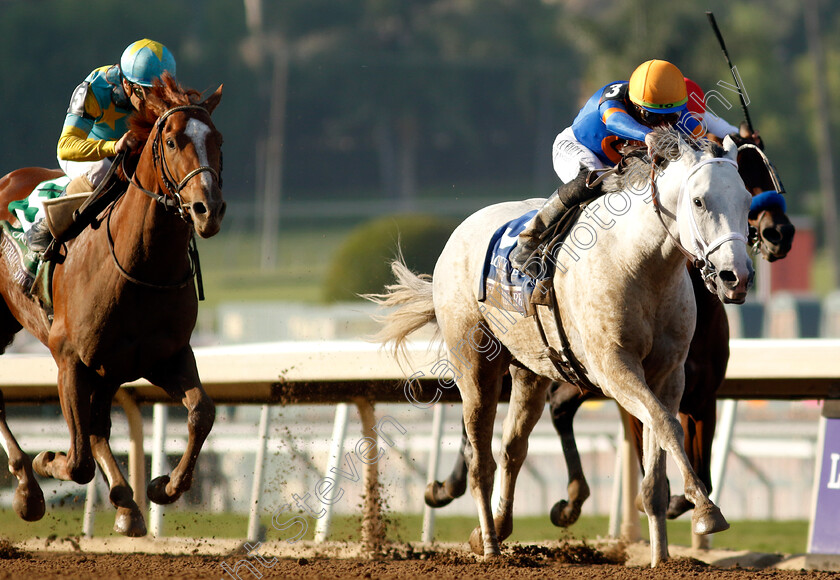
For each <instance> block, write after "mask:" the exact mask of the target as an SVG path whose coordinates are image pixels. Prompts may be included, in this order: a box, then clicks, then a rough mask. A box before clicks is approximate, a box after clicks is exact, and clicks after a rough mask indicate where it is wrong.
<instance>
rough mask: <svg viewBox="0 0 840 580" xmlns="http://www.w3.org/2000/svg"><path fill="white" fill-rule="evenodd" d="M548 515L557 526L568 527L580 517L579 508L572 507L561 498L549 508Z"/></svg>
mask: <svg viewBox="0 0 840 580" xmlns="http://www.w3.org/2000/svg"><path fill="white" fill-rule="evenodd" d="M548 517H549V518H550V519H551V523H552V524H554V525H555V526H557V527H558V528H568V527H569V526H571V525H572V524H574V523H575V522H576V521H578V518H579V517H580V509H575V508H573V507H572V506H571V505H570V504H569V502H568V501H566V500H565V499H561V500H560V501H558V502H557V503H556V504H554V506H553V507H552V508H551V512H550V513H549V515H548Z"/></svg>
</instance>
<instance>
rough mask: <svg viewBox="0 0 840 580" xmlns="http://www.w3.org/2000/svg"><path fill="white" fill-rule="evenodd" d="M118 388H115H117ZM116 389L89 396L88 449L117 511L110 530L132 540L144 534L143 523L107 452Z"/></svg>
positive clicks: (114, 460)
mask: <svg viewBox="0 0 840 580" xmlns="http://www.w3.org/2000/svg"><path fill="white" fill-rule="evenodd" d="M117 388H118V387H117ZM117 388H110V387H104V386H103V387H102V388H98V389H95V390H94V392H93V397H91V418H90V448H91V451H92V452H93V458H94V459H95V460H96V463H98V464H99V469H101V470H102V474H103V475H104V476H105V479H106V480H107V481H108V486H109V488H110V491H109V493H108V498H109V499H110V501H111V505H113V506H114V507H115V508H117V517H116V519H115V521H114V531H115V532H117V533H119V534H122V535H124V536H130V537H132V538H136V537H139V536H145V535H146V521H145V520H144V518H143V514H142V512H141V511H140V508H139V507H138V506H137V503H136V502H135V501H134V492H133V490H132V489H131V486H130V485H129V484H128V482H127V481H126V479H125V476H123V474H122V471H121V470H120V466H119V464H118V463H117V460H116V459H115V458H114V454H113V453H112V452H111V445H110V443H109V440H110V438H111V402H112V401H113V398H114V394H115V393H116V390H117Z"/></svg>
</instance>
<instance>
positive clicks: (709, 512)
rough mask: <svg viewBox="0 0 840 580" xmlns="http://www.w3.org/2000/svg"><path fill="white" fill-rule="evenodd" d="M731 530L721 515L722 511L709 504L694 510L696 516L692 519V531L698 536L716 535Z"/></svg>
mask: <svg viewBox="0 0 840 580" xmlns="http://www.w3.org/2000/svg"><path fill="white" fill-rule="evenodd" d="M728 529H729V522H727V521H726V518H724V517H723V514H722V513H720V509H719V508H718V507H717V506H716V505H715V504H713V503H712V502H709V503H708V504H707V505H705V506H699V507H695V508H694V516H693V517H692V518H691V531H692V532H694V533H695V534H697V535H700V536H703V535H706V534H716V533H717V532H722V531H724V530H728Z"/></svg>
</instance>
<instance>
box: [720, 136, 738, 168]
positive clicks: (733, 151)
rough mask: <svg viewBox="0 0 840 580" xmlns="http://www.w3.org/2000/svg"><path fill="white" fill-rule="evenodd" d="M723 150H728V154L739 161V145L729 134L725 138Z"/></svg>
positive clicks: (733, 159)
mask: <svg viewBox="0 0 840 580" xmlns="http://www.w3.org/2000/svg"><path fill="white" fill-rule="evenodd" d="M723 150H724V151H725V152H726V156H727V157H729V158H730V159H731V160H732V161H736V162H737V161H738V145H736V144H735V141H733V140H732V137H730V136H729V135H727V136H726V137H724V138H723Z"/></svg>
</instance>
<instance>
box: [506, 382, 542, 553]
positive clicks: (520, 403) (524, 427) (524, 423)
mask: <svg viewBox="0 0 840 580" xmlns="http://www.w3.org/2000/svg"><path fill="white" fill-rule="evenodd" d="M511 374H512V378H513V385H512V388H511V393H510V407H509V408H508V414H507V417H506V418H505V425H504V435H503V436H502V479H501V495H500V496H499V507H498V510H497V512H496V518H495V525H496V533H497V534H498V536H499V541H503V540H504V539H505V538H507V537H508V536H510V534H511V532H512V531H513V492H514V489H515V488H516V478H517V477H518V475H519V470H520V469H522V464H523V463H525V457H526V456H527V455H528V437H529V436H530V435H531V431H532V430H533V429H534V425H536V424H537V421H538V420H539V418H540V415H542V411H543V408H544V407H545V391H546V389H547V388H548V385H549V383H550V382H551V380H550V379H547V378H545V377H540V376H538V375H536V374H534V373H532V372H531V371H529V370H526V369H523V368H519V369H516V370H512V371H511Z"/></svg>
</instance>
